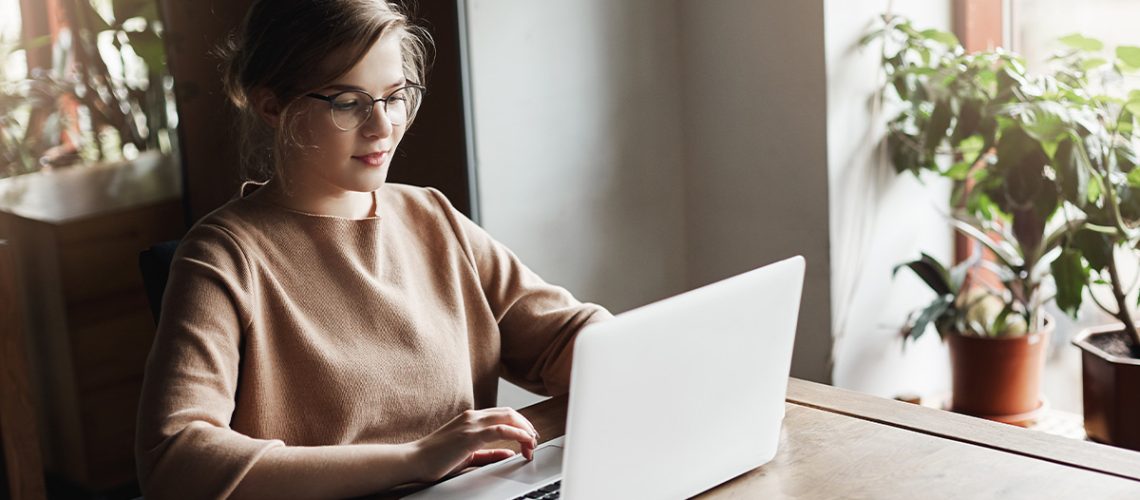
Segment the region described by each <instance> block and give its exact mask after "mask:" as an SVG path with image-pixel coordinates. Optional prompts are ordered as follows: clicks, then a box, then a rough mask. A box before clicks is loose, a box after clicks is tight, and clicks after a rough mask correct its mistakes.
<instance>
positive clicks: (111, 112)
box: [0, 0, 174, 178]
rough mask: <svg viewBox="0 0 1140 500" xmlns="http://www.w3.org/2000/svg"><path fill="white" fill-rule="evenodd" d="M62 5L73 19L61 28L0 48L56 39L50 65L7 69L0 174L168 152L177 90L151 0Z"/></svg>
mask: <svg viewBox="0 0 1140 500" xmlns="http://www.w3.org/2000/svg"><path fill="white" fill-rule="evenodd" d="M96 5H98V6H100V7H99V8H96ZM60 6H61V7H62V10H63V13H64V14H65V16H64V17H65V18H66V21H67V27H65V28H63V29H62V30H60V32H59V33H58V34H57V35H55V36H54V37H42V39H37V40H33V41H31V42H29V43H26V44H12V45H9V46H7V47H4V48H3V50H0V53H3V54H4V55H5V60H8V59H9V57H7V56H9V55H10V54H11V53H13V52H16V51H18V50H23V49H27V48H33V47H35V46H39V45H42V44H51V45H52V48H53V50H52V53H53V60H52V64H51V67H49V68H31V70H30V71H29V72H27V73H26V74H18V75H11V74H8V73H7V72H6V71H4V72H3V73H0V117H2V118H0V178H4V177H11V176H15V175H20V174H27V173H33V172H37V171H39V170H41V169H43V168H44V167H49V166H51V167H67V166H74V165H93V164H99V163H112V162H121V161H123V160H133V159H135V158H136V157H138V156H139V155H140V154H142V153H144V152H146V151H156V152H160V153H161V154H165V155H170V154H171V153H172V150H173V148H174V144H173V142H174V135H173V134H171V133H170V132H171V130H170V128H171V127H170V122H171V120H170V116H169V112H168V110H169V109H170V108H169V107H168V105H167V103H168V102H172V99H170V84H169V76H168V75H167V72H166V66H165V60H164V49H163V46H162V40H161V38H160V33H161V26H160V25H159V23H158V22H157V18H158V15H157V10H156V9H157V7H156V3H155V2H154V0H124V1H115V2H109V3H108V2H92V1H90V0H75V1H67V2H61V3H60ZM0 70H3V69H0Z"/></svg>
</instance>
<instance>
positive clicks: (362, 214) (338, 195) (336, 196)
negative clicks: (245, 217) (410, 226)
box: [250, 179, 379, 219]
mask: <svg viewBox="0 0 1140 500" xmlns="http://www.w3.org/2000/svg"><path fill="white" fill-rule="evenodd" d="M315 188H317V186H313V185H312V184H310V185H306V186H304V187H302V186H297V185H291V186H286V183H285V182H283V181H282V180H280V179H273V180H271V181H269V182H268V183H267V184H266V185H265V186H263V187H261V188H260V189H258V190H257V191H256V192H254V193H253V194H251V195H250V196H257V197H259V198H262V199H263V200H265V201H268V202H270V203H273V204H274V205H278V206H281V207H284V208H288V209H290V210H295V211H298V212H304V213H309V214H315V215H329V216H333V217H343V218H346V219H367V218H370V217H376V216H377V215H379V214H378V213H377V210H378V207H377V206H376V197H375V194H374V193H371V192H369V193H365V192H356V191H346V190H343V189H328V190H322V189H315Z"/></svg>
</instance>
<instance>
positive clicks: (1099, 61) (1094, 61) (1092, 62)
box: [1080, 57, 1108, 71]
mask: <svg viewBox="0 0 1140 500" xmlns="http://www.w3.org/2000/svg"><path fill="white" fill-rule="evenodd" d="M1105 64H1108V60H1107V59H1105V58H1103V57H1093V58H1090V59H1084V60H1082V61H1081V63H1080V68H1081V70H1082V71H1088V70H1090V69H1096V68H1099V67H1101V66H1104V65H1105Z"/></svg>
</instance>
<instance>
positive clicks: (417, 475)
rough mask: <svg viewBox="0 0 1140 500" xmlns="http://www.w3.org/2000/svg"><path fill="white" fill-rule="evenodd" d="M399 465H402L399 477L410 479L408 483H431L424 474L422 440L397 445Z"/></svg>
mask: <svg viewBox="0 0 1140 500" xmlns="http://www.w3.org/2000/svg"><path fill="white" fill-rule="evenodd" d="M397 446H398V447H399V448H398V451H397V453H398V454H399V456H400V457H401V458H400V463H402V464H403V470H402V471H401V476H403V477H407V478H410V480H409V482H415V483H423V482H428V481H431V478H428V477H426V474H425V473H424V467H423V465H424V463H423V446H422V440H419V439H417V440H415V441H412V442H409V443H403V444H400V445H397Z"/></svg>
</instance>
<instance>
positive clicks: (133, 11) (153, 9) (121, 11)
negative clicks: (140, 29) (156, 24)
mask: <svg viewBox="0 0 1140 500" xmlns="http://www.w3.org/2000/svg"><path fill="white" fill-rule="evenodd" d="M112 10H113V11H114V12H115V19H116V20H118V21H119V22H122V21H124V20H127V19H130V18H132V17H142V18H145V19H146V20H147V21H155V20H158V1H157V0H113V1H112Z"/></svg>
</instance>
